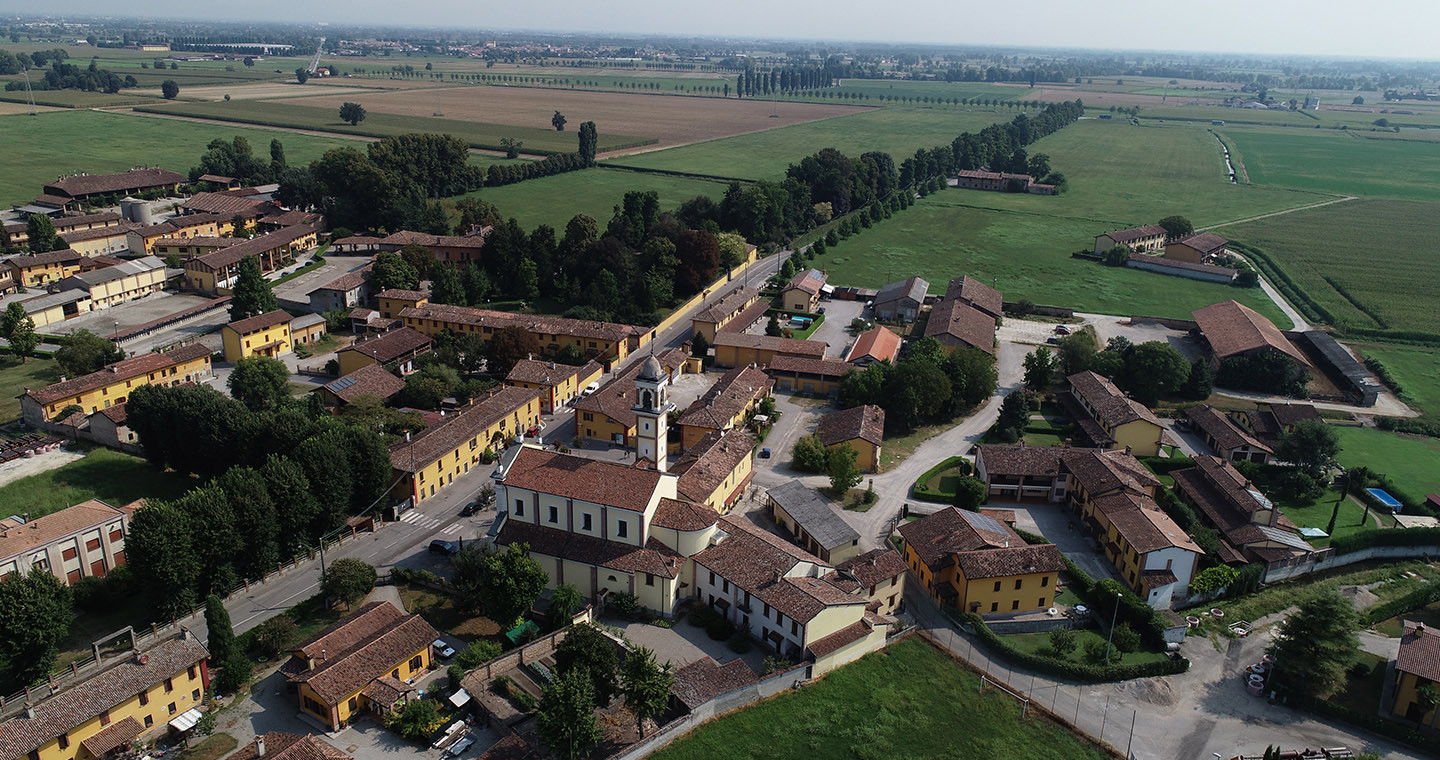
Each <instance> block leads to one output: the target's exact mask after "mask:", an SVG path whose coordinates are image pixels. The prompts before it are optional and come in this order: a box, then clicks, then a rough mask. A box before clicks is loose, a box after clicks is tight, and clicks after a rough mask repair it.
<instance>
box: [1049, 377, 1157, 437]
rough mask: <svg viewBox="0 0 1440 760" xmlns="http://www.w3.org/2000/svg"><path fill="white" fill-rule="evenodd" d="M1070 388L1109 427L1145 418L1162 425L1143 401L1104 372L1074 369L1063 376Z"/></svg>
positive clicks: (1149, 421)
mask: <svg viewBox="0 0 1440 760" xmlns="http://www.w3.org/2000/svg"><path fill="white" fill-rule="evenodd" d="M1066 379H1067V380H1069V381H1070V390H1071V392H1072V393H1074V394H1075V395H1076V397H1078V398H1079V399H1080V400H1081V401H1084V402H1085V405H1086V406H1088V407H1090V408H1091V409H1093V410H1094V414H1095V417H1096V418H1097V419H1099V420H1100V421H1101V422H1102V423H1104V424H1106V425H1109V426H1110V427H1112V428H1114V427H1119V426H1121V425H1125V424H1129V423H1131V422H1134V421H1136V420H1144V421H1146V422H1148V423H1150V424H1152V425H1155V426H1156V427H1163V426H1162V425H1161V424H1160V419H1159V418H1158V417H1156V416H1155V413H1154V412H1151V411H1150V410H1149V409H1148V408H1147V407H1146V406H1145V405H1144V404H1141V403H1140V402H1138V401H1136V400H1134V399H1132V398H1130V397H1129V396H1126V395H1125V393H1124V391H1121V390H1120V389H1119V388H1118V387H1116V385H1115V383H1113V382H1111V381H1110V379H1109V378H1107V377H1105V376H1104V375H1100V374H1096V373H1094V372H1091V371H1090V370H1088V369H1087V370H1085V371H1084V372H1076V373H1075V374H1073V375H1071V376H1070V377H1068V378H1066Z"/></svg>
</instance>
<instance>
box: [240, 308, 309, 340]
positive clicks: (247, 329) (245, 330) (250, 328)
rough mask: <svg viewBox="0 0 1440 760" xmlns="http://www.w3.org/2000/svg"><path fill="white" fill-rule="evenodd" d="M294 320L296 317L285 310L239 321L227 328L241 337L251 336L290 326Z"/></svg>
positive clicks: (277, 310) (268, 312)
mask: <svg viewBox="0 0 1440 760" xmlns="http://www.w3.org/2000/svg"><path fill="white" fill-rule="evenodd" d="M292 319H294V317H292V316H290V315H289V314H288V313H286V312H285V311H284V310H283V309H276V310H275V311H267V312H265V313H264V314H259V315H257V316H253V317H246V318H245V319H238V320H236V321H234V322H231V323H230V324H228V325H225V326H226V327H228V328H230V329H231V330H234V331H235V332H237V333H240V334H241V335H249V334H251V333H257V332H260V331H261V330H264V329H266V328H270V327H274V326H276V325H287V324H290V321H291V320H292Z"/></svg>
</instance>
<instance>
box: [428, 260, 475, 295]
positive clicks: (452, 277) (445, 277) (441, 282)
mask: <svg viewBox="0 0 1440 760" xmlns="http://www.w3.org/2000/svg"><path fill="white" fill-rule="evenodd" d="M430 301H431V302H432V303H443V304H450V305H452V306H465V305H467V304H468V303H469V299H468V298H467V297H466V295H465V283H464V282H462V281H461V279H460V272H459V270H457V269H456V268H455V265H454V264H451V263H450V262H448V261H442V262H439V263H438V264H436V265H435V268H434V269H433V270H432V271H431V272H430Z"/></svg>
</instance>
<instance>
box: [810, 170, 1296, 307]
mask: <svg viewBox="0 0 1440 760" xmlns="http://www.w3.org/2000/svg"><path fill="white" fill-rule="evenodd" d="M982 195H999V194H996V193H984V192H975V191H967V190H956V189H949V190H945V191H943V192H941V193H937V194H934V195H931V196H929V197H927V198H924V199H921V200H920V201H919V202H918V203H917V205H915V206H912V207H911V208H909V209H907V210H905V211H901V212H899V213H898V214H896V215H895V216H893V217H891V218H890V219H886V220H884V221H882V222H880V223H879V224H877V225H875V226H874V227H872V228H870V229H868V230H864V231H862V232H861V233H860V234H859V235H858V236H855V237H852V238H850V239H849V240H845V241H842V242H841V243H840V245H838V246H836V247H835V248H832V249H830V252H829V253H827V254H826V255H825V256H824V257H823V258H822V259H817V260H816V262H815V264H816V266H819V267H821V268H823V269H825V270H826V271H828V272H829V274H830V283H831V284H833V285H837V286H839V285H854V286H858V287H867V288H876V287H879V286H881V285H883V284H885V283H887V282H892V281H894V280H897V279H902V278H904V277H909V276H911V275H919V276H920V277H924V278H925V279H927V280H929V281H930V283H931V287H932V289H933V288H935V287H937V285H936V283H939V284H940V287H943V283H945V282H947V281H948V280H949V279H950V278H952V277H958V276H959V275H961V274H968V275H971V276H972V277H976V278H979V279H980V280H981V281H983V282H986V283H989V282H992V281H994V282H995V283H996V286H997V287H998V288H999V289H1000V290H1001V291H1002V292H1004V293H1005V297H1006V299H1007V300H1020V299H1029V300H1031V301H1033V302H1035V303H1038V304H1047V305H1054V306H1069V307H1072V308H1075V309H1076V310H1079V311H1085V312H1096V313H1102V314H1146V315H1151V316H1160V317H1176V318H1185V319H1188V318H1189V316H1190V312H1191V311H1193V310H1195V309H1198V308H1200V307H1202V306H1207V305H1209V304H1212V303H1216V302H1219V301H1225V300H1228V299H1232V298H1233V299H1235V300H1237V301H1240V302H1241V303H1244V304H1246V305H1248V306H1250V307H1252V308H1254V309H1256V310H1257V311H1259V312H1260V313H1262V314H1264V315H1266V316H1267V317H1270V318H1271V319H1274V320H1276V321H1277V322H1284V319H1283V317H1282V315H1281V314H1280V311H1279V310H1278V309H1276V308H1275V305H1274V304H1273V303H1272V302H1271V301H1270V299H1268V298H1266V297H1265V295H1264V294H1263V293H1262V292H1260V291H1259V290H1258V289H1242V288H1235V287H1231V286H1228V285H1220V284H1217V283H1211V282H1198V281H1195V280H1186V279H1182V278H1178V277H1170V276H1167V275H1163V274H1157V273H1154V272H1142V271H1140V270H1138V269H1126V268H1115V267H1107V266H1102V265H1101V264H1099V263H1097V262H1095V261H1092V260H1089V259H1075V258H1071V257H1070V253H1071V252H1072V251H1075V250H1077V249H1079V248H1084V247H1088V246H1090V245H1091V244H1092V242H1093V236H1094V235H1096V234H1099V232H1100V231H1103V230H1104V229H1107V228H1108V227H1107V226H1106V225H1104V224H1098V225H1097V224H1095V223H1089V222H1085V221H1083V220H1076V219H1068V218H1062V217H1047V216H1040V215H1037V214H1030V213H1012V212H1004V211H992V210H985V209H977V208H970V207H967V206H966V205H965V204H968V203H971V202H973V201H974V200H975V197H976V196H982ZM1007 197H1008V196H1007ZM1062 197H1063V196H1062ZM1051 200H1054V199H1051Z"/></svg>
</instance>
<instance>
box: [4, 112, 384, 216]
mask: <svg viewBox="0 0 1440 760" xmlns="http://www.w3.org/2000/svg"><path fill="white" fill-rule="evenodd" d="M235 135H243V136H244V137H245V138H246V139H248V140H249V141H250V145H251V146H252V147H253V148H254V150H255V151H256V152H258V153H265V152H266V151H268V150H269V145H270V140H272V139H275V138H279V140H280V142H281V143H283V144H284V145H285V155H286V158H287V159H288V160H289V161H290V162H292V163H302V162H309V161H311V160H314V159H316V158H319V157H320V154H321V153H324V152H325V151H326V150H329V149H330V148H334V147H339V146H342V145H351V146H353V145H355V141H353V140H341V139H333V138H327V137H315V136H311V135H302V134H295V133H288V132H280V131H277V130H266V129H253V128H248V127H241V126H236V125H231V124H203V123H196V122H187V121H179V120H174V119H153V118H144V117H140V116H134V115H130V114H119V113H104V112H100V111H53V112H49V113H42V114H39V115H37V116H27V115H23V114H22V115H11V116H0V155H4V156H5V160H4V165H5V171H3V172H0V203H23V202H25V201H29V200H30V199H31V198H34V197H35V196H36V195H39V194H40V188H41V186H42V185H44V184H45V183H46V182H50V181H53V180H54V179H55V178H56V177H58V176H59V175H61V174H63V173H67V172H79V171H86V172H90V173H92V174H95V173H102V172H118V171H125V170H127V169H130V168H133V167H135V166H137V165H141V164H148V165H150V166H160V167H163V168H166V169H171V170H173V171H177V172H180V173H181V174H184V173H186V172H188V171H189V170H190V167H192V166H194V165H195V164H196V163H198V162H199V160H200V154H202V153H204V152H205V146H206V145H207V144H208V143H209V142H210V141H211V140H213V139H215V138H217V137H218V138H222V139H226V140H229V139H230V138H232V137H234V136H235Z"/></svg>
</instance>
